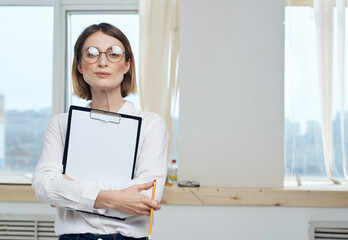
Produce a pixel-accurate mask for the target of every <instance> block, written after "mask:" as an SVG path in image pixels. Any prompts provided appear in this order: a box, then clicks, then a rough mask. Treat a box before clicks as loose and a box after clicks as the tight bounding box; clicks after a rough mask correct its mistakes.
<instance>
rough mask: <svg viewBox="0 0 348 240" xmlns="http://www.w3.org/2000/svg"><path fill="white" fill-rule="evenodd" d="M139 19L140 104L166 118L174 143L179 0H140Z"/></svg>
mask: <svg viewBox="0 0 348 240" xmlns="http://www.w3.org/2000/svg"><path fill="white" fill-rule="evenodd" d="M139 20H140V42H139V48H140V61H139V69H140V74H139V95H140V104H141V108H142V109H143V110H144V111H150V112H155V113H157V114H159V115H160V116H162V117H163V118H164V119H165V121H166V123H167V126H168V130H169V139H170V143H171V140H172V139H174V141H175V139H176V136H174V138H172V133H173V131H172V116H171V115H172V114H171V113H172V111H173V106H174V103H175V102H176V100H177V96H178V85H179V84H178V76H177V66H178V54H179V0H140V1H139ZM169 146H171V144H169ZM169 153H170V151H168V154H169Z"/></svg>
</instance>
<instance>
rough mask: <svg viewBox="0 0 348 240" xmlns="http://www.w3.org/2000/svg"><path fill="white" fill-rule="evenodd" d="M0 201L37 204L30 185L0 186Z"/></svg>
mask: <svg viewBox="0 0 348 240" xmlns="http://www.w3.org/2000/svg"><path fill="white" fill-rule="evenodd" d="M0 201H3V202H39V200H38V199H37V198H36V196H35V193H34V190H33V189H32V188H31V185H10V184H8V185H7V184H6V185H0Z"/></svg>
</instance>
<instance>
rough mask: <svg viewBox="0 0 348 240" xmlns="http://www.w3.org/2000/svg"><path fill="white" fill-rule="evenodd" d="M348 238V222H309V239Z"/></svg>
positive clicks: (340, 239)
mask: <svg viewBox="0 0 348 240" xmlns="http://www.w3.org/2000/svg"><path fill="white" fill-rule="evenodd" d="M334 239H335V240H337V239H339V240H348V222H330V221H327V222H326V221H321V222H319V221H317V222H309V240H334Z"/></svg>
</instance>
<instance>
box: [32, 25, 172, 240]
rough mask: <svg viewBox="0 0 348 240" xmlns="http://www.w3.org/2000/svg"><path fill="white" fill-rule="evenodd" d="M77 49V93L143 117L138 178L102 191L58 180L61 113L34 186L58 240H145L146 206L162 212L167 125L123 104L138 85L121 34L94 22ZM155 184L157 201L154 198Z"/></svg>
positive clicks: (49, 129) (48, 135)
mask: <svg viewBox="0 0 348 240" xmlns="http://www.w3.org/2000/svg"><path fill="white" fill-rule="evenodd" d="M74 51H75V52H74V54H75V55H74V62H73V67H72V69H73V70H72V80H73V86H74V92H75V94H76V95H77V96H79V97H81V98H83V99H87V100H92V101H91V103H90V104H89V105H88V107H91V108H94V109H99V110H105V111H111V112H119V113H124V114H128V115H136V116H140V117H141V118H142V127H141V133H140V139H139V146H138V155H137V159H136V166H135V174H134V176H135V177H134V179H132V180H130V181H129V182H126V183H120V184H116V185H108V186H105V185H103V186H101V185H98V184H94V185H86V184H83V183H78V182H76V181H74V180H73V179H71V178H70V177H69V176H65V175H62V159H63V151H64V144H65V137H66V129H67V117H68V116H67V114H66V113H63V114H58V115H56V116H54V117H53V118H52V120H51V122H50V123H49V125H48V127H47V130H46V135H45V143H44V147H43V151H42V155H41V159H40V161H39V163H38V165H37V167H36V168H35V171H34V174H33V180H32V186H33V189H34V190H35V193H36V196H37V198H38V199H40V200H41V201H43V202H46V203H49V204H51V205H54V206H56V207H57V211H56V222H55V231H56V233H57V235H59V236H60V238H59V239H60V240H71V239H74V240H75V239H76V240H77V239H80V240H84V239H88V240H89V239H104V240H106V239H147V238H146V236H147V229H148V226H149V217H148V216H149V214H150V209H151V208H153V209H154V210H159V209H160V204H159V201H160V199H161V197H162V193H163V188H164V182H165V177H166V172H167V167H166V166H167V161H166V158H167V143H168V133H167V128H166V125H165V123H164V121H163V119H162V118H161V117H159V116H158V115H157V114H154V113H149V112H143V111H139V110H136V109H135V108H134V105H133V104H132V103H131V102H128V101H125V100H124V99H123V98H124V97H126V96H127V95H128V94H130V93H134V92H135V91H136V80H135V66H134V57H133V53H132V49H131V47H130V44H129V41H128V39H127V38H126V36H125V35H124V34H123V33H122V32H121V31H120V30H119V29H117V28H116V27H114V26H112V25H110V24H107V23H101V24H98V25H91V26H89V27H88V28H86V29H85V30H84V31H83V32H82V33H81V35H80V37H79V38H78V39H77V42H76V44H75V49H74ZM154 179H156V182H157V186H156V199H155V200H154V201H152V200H151V189H152V186H153V180H154ZM75 210H82V211H87V212H95V213H100V214H105V215H108V214H107V213H110V212H112V211H113V210H117V211H121V212H123V213H126V214H130V215H132V216H130V217H127V218H126V220H125V221H120V220H116V219H111V218H106V217H102V216H99V215H95V214H88V213H82V212H80V211H75Z"/></svg>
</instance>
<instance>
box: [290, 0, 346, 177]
mask: <svg viewBox="0 0 348 240" xmlns="http://www.w3.org/2000/svg"><path fill="white" fill-rule="evenodd" d="M347 14H348V11H347V10H346V16H347ZM336 15H337V10H336V8H335V9H334V19H335V21H336V19H337V17H336ZM345 31H346V33H347V32H348V26H347V24H346V30H345ZM336 36H337V28H336V24H334V39H333V43H334V47H333V59H334V60H333V111H332V128H333V129H332V131H333V170H332V175H333V177H334V178H337V179H342V178H344V177H345V173H344V172H345V171H346V162H345V161H344V158H343V155H342V142H341V130H340V129H341V120H340V85H339V80H338V75H337V61H336V60H337V39H336ZM346 49H347V43H346ZM345 54H346V56H347V51H346V53H345ZM346 59H347V58H346ZM318 78H319V77H318V56H317V36H316V25H315V15H314V8H313V7H310V6H302V7H286V8H285V178H287V179H289V178H293V177H294V175H295V174H298V175H299V176H301V178H303V179H327V176H326V172H325V166H324V152H323V143H322V125H321V115H320V114H321V110H320V88H319V80H318ZM346 79H347V78H346ZM345 106H346V109H344V110H345V115H346V116H345V133H344V138H345V143H344V144H345V148H346V149H347V147H348V144H347V140H348V132H347V126H348V119H347V117H348V115H347V99H345ZM346 158H347V157H346Z"/></svg>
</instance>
